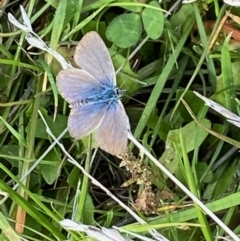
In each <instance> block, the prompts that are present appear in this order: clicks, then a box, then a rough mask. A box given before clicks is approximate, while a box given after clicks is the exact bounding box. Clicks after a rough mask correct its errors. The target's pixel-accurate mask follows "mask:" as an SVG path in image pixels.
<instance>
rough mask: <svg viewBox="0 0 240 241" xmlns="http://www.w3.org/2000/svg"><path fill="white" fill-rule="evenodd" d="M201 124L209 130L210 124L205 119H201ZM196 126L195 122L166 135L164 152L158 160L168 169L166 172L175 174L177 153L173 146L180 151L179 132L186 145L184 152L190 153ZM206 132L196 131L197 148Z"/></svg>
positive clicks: (193, 143)
mask: <svg viewBox="0 0 240 241" xmlns="http://www.w3.org/2000/svg"><path fill="white" fill-rule="evenodd" d="M202 123H203V124H204V126H206V127H208V128H210V126H211V123H210V121H209V120H207V119H203V120H202ZM196 127H197V124H196V123H195V121H192V122H190V123H188V124H187V125H185V126H184V127H182V128H180V129H176V130H171V131H169V133H168V136H167V140H166V150H165V151H164V153H163V155H162V156H161V158H160V162H161V163H162V164H163V165H164V166H166V167H167V168H168V170H169V171H170V172H172V173H175V171H176V169H177V167H178V157H177V152H176V150H175V149H174V144H175V145H176V146H177V147H178V149H179V151H181V144H180V139H179V137H180V133H179V132H180V131H181V132H182V136H183V138H184V143H186V151H187V153H189V152H190V151H192V150H194V147H195V139H196V138H195V135H196V131H197V128H196ZM207 135H208V132H207V131H205V130H204V129H202V128H200V129H199V130H198V137H197V140H198V144H197V145H198V146H200V145H201V143H202V142H203V141H204V140H205V138H206V137H207Z"/></svg>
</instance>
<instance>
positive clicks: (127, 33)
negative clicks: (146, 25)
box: [106, 13, 142, 48]
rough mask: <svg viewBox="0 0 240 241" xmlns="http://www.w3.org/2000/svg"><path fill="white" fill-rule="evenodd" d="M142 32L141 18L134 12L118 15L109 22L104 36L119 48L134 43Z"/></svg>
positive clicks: (127, 46)
mask: <svg viewBox="0 0 240 241" xmlns="http://www.w3.org/2000/svg"><path fill="white" fill-rule="evenodd" d="M141 33H142V23H141V18H140V16H139V15H138V14H136V13H128V14H123V15H120V16H119V17H116V18H114V19H113V21H112V22H111V23H110V24H109V26H108V28H107V31H106V37H107V39H108V40H109V41H112V42H114V43H115V44H116V45H117V46H118V47H120V48H129V47H131V46H133V45H135V44H136V43H137V42H138V41H139V39H140V36H141Z"/></svg>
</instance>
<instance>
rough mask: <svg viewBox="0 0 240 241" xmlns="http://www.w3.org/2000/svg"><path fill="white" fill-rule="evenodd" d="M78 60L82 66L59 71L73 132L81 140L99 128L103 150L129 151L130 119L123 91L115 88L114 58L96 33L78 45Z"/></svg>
mask: <svg viewBox="0 0 240 241" xmlns="http://www.w3.org/2000/svg"><path fill="white" fill-rule="evenodd" d="M74 61H75V63H76V64H77V65H78V66H79V67H81V69H77V68H71V69H65V70H62V71H60V73H59V74H58V75H57V86H58V89H59V92H60V94H61V95H62V97H63V98H64V99H65V100H66V101H67V102H68V103H69V104H70V105H69V106H70V108H71V112H70V115H69V118H68V130H69V133H70V135H71V136H72V137H73V138H75V139H77V140H80V139H82V138H83V137H84V136H87V135H89V134H90V133H92V132H94V131H96V135H95V139H96V141H97V143H98V145H99V147H100V148H101V149H103V150H104V151H106V152H109V153H111V154H113V155H122V154H124V153H125V152H126V151H127V142H128V138H127V136H128V131H130V124H129V119H128V117H127V115H126V112H125V110H124V107H123V105H122V103H121V100H120V98H121V95H122V91H121V90H120V89H118V88H117V87H116V75H115V70H114V67H113V63H112V60H111V57H110V55H109V52H108V49H107V47H106V46H105V44H104V42H103V40H102V39H101V37H100V36H99V35H98V33H96V32H93V31H92V32H89V33H87V34H86V35H85V36H84V37H83V38H82V39H81V41H80V42H79V43H78V45H77V47H76V52H75V54H74Z"/></svg>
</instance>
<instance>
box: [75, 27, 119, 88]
mask: <svg viewBox="0 0 240 241" xmlns="http://www.w3.org/2000/svg"><path fill="white" fill-rule="evenodd" d="M74 61H75V63H76V64H77V65H78V66H79V67H81V68H82V69H84V70H85V71H87V72H89V73H90V74H91V75H93V76H94V77H95V78H96V79H98V80H99V81H100V82H106V81H108V83H109V84H113V85H116V76H115V70H114V67H113V63H112V59H111V57H110V55H109V52H108V49H107V47H106V45H105V44H104V42H103V40H102V39H101V37H100V36H99V35H98V33H97V32H94V31H92V32H89V33H87V34H86V35H85V36H84V37H83V38H82V39H81V41H80V42H79V43H78V45H77V47H76V52H75V55H74Z"/></svg>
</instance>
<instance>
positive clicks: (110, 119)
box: [95, 101, 130, 156]
mask: <svg viewBox="0 0 240 241" xmlns="http://www.w3.org/2000/svg"><path fill="white" fill-rule="evenodd" d="M129 130H130V124H129V119H128V117H127V115H126V112H125V110H124V107H123V105H122V103H121V102H120V101H113V102H112V103H111V104H110V105H109V107H108V109H107V112H106V114H105V115H104V117H103V120H102V122H101V124H100V125H99V127H98V130H97V133H96V137H95V138H96V141H97V143H98V145H99V147H100V148H101V149H103V150H104V151H106V152H108V153H111V154H113V155H116V156H118V155H122V154H124V153H125V152H126V151H127V141H128V140H127V136H128V131H129Z"/></svg>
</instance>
